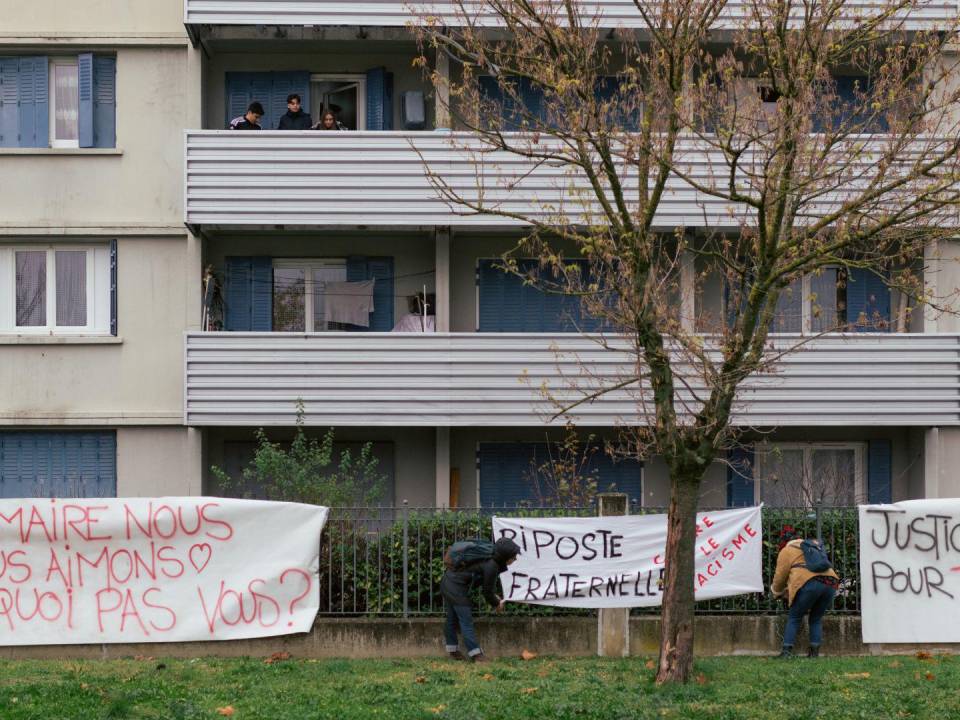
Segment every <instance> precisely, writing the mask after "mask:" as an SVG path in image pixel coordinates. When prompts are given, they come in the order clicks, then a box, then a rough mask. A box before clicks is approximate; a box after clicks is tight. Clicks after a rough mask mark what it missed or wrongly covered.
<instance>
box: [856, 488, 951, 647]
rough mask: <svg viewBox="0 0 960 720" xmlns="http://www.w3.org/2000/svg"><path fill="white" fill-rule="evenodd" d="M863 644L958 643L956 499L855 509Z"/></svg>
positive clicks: (918, 501) (911, 501)
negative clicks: (858, 526)
mask: <svg viewBox="0 0 960 720" xmlns="http://www.w3.org/2000/svg"><path fill="white" fill-rule="evenodd" d="M860 578H861V583H860V585H861V587H860V612H861V616H862V618H861V621H862V628H863V641H864V642H865V643H947V642H960V623H957V612H958V610H960V499H956V498H950V499H930V500H909V501H906V502H900V503H894V504H892V505H861V506H860Z"/></svg>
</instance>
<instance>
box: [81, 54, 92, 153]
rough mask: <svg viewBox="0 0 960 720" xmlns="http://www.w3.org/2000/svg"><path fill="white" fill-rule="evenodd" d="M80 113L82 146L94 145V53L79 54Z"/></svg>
mask: <svg viewBox="0 0 960 720" xmlns="http://www.w3.org/2000/svg"><path fill="white" fill-rule="evenodd" d="M77 71H78V82H79V93H80V115H79V119H78V121H77V124H78V127H79V134H80V147H93V146H94V145H93V53H80V55H78V56H77Z"/></svg>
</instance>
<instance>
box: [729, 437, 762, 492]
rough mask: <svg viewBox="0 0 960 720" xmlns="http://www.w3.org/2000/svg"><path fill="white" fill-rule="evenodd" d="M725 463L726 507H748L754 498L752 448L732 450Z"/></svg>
mask: <svg viewBox="0 0 960 720" xmlns="http://www.w3.org/2000/svg"><path fill="white" fill-rule="evenodd" d="M727 462H728V463H729V464H728V465H727V507H750V506H751V505H753V503H754V497H755V496H754V481H753V470H754V467H755V465H754V451H753V446H752V445H748V446H745V447H738V448H734V449H733V450H731V451H730V452H729V454H728V455H727Z"/></svg>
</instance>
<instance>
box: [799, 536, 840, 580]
mask: <svg viewBox="0 0 960 720" xmlns="http://www.w3.org/2000/svg"><path fill="white" fill-rule="evenodd" d="M800 550H802V551H803V564H804V566H806V568H807V570H809V571H810V572H814V573H822V572H826V571H827V570H829V569H830V568H832V567H833V563H831V562H830V556H829V555H827V551H826V550H824V549H823V546H822V545H821V544H820V543H819V542H818V541H817V540H804V541H803V542H801V543H800Z"/></svg>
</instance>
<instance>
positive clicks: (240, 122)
mask: <svg viewBox="0 0 960 720" xmlns="http://www.w3.org/2000/svg"><path fill="white" fill-rule="evenodd" d="M262 117H263V105H261V104H260V103H258V102H257V101H256V100H254V101H253V102H252V103H250V105H249V106H248V107H247V111H246V112H245V113H244V114H243V115H241V116H240V117H235V118H234V119H233V120H231V121H230V129H231V130H263V128H262V127H260V118H262Z"/></svg>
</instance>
